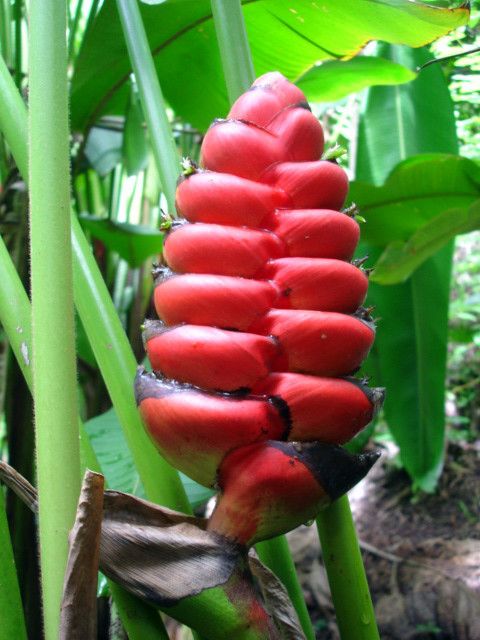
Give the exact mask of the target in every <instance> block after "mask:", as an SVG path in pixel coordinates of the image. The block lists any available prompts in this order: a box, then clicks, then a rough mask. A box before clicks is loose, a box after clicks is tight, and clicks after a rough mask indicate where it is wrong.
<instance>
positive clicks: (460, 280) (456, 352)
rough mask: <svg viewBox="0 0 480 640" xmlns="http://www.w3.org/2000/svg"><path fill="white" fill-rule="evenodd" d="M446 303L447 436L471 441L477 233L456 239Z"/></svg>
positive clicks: (477, 382)
mask: <svg viewBox="0 0 480 640" xmlns="http://www.w3.org/2000/svg"><path fill="white" fill-rule="evenodd" d="M455 258H456V259H455V265H454V269H453V277H452V297H451V304H450V332H449V338H450V345H449V354H448V386H447V388H448V405H447V406H448V409H449V411H448V413H447V423H448V425H449V437H450V438H452V439H463V440H464V439H467V440H474V439H475V438H478V434H479V431H480V411H479V407H480V394H479V389H480V233H479V232H478V231H477V232H475V233H473V234H470V235H468V236H464V237H463V238H461V239H460V241H459V242H457V248H456V252H455Z"/></svg>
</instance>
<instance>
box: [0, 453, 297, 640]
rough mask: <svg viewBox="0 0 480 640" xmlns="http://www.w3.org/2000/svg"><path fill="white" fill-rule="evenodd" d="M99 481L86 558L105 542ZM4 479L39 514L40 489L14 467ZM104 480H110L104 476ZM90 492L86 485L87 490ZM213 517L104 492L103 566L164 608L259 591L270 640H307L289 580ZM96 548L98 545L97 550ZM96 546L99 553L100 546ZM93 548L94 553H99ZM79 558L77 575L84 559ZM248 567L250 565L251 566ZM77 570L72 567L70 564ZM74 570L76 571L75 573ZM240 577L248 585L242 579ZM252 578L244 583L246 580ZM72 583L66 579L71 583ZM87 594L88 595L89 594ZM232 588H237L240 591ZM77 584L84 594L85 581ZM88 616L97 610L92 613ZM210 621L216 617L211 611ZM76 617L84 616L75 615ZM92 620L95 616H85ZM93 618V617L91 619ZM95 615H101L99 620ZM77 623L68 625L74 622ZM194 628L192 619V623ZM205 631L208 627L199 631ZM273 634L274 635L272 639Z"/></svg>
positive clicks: (95, 477) (83, 506)
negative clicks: (213, 529) (221, 530)
mask: <svg viewBox="0 0 480 640" xmlns="http://www.w3.org/2000/svg"><path fill="white" fill-rule="evenodd" d="M87 477H88V478H91V479H90V480H89V482H88V483H87V485H88V491H90V492H91V493H92V494H95V497H92V499H91V500H90V499H88V498H87V499H85V498H81V500H80V504H79V514H81V516H80V517H79V518H77V523H76V526H77V524H78V528H79V530H80V528H81V525H80V520H82V521H83V522H84V519H85V516H86V514H87V512H89V510H91V513H92V516H93V514H95V515H94V517H95V520H96V523H95V524H93V523H92V526H91V527H87V530H86V531H83V532H82V534H81V538H82V543H80V540H79V539H78V535H79V534H78V533H76V534H75V535H74V540H77V542H78V546H79V548H78V550H77V549H76V547H77V544H75V543H74V541H72V548H73V547H74V546H75V549H76V553H78V556H77V555H76V554H73V555H75V558H78V560H79V559H80V557H81V555H82V554H83V553H84V552H85V550H86V548H87V546H86V545H85V546H84V544H83V543H84V542H86V540H87V538H88V537H89V536H92V538H91V539H92V540H93V539H94V540H95V542H93V545H96V544H97V543H98V538H97V537H95V536H94V532H95V531H98V520H97V518H98V514H99V512H100V507H99V500H100V497H99V495H98V493H97V491H100V488H99V485H97V482H99V478H102V476H99V474H93V473H91V475H88V476H87ZM0 478H1V479H2V480H3V481H4V482H5V484H7V485H8V486H9V487H11V488H12V489H13V491H15V492H16V493H17V495H19V497H20V498H21V499H23V500H24V502H26V503H27V504H28V506H29V507H30V508H31V509H32V510H33V511H36V510H37V496H36V491H35V489H34V488H33V487H32V486H31V485H30V484H29V483H28V481H27V480H25V479H24V478H23V477H22V476H20V474H18V473H17V472H16V471H15V470H14V469H12V467H10V466H9V465H7V464H5V463H0ZM102 479H103V478H102ZM84 489H85V486H84ZM206 522H207V521H206V520H205V519H203V518H195V517H193V516H188V515H185V514H182V513H177V512H175V511H172V510H170V509H166V508H164V507H159V506H158V505H155V504H153V503H150V502H147V501H145V500H141V499H140V498H136V497H135V496H131V495H128V494H125V493H121V492H118V491H105V492H104V494H103V520H102V529H101V535H100V544H99V566H100V569H101V570H102V571H103V572H104V573H105V574H106V575H107V576H108V577H110V578H111V579H112V580H114V581H115V582H117V583H118V584H120V585H121V586H123V587H124V588H125V589H126V590H127V591H129V592H130V593H132V594H133V595H135V596H137V597H139V598H141V599H143V600H146V601H148V602H150V603H153V604H156V605H157V606H159V607H160V608H162V607H167V611H168V607H169V606H171V605H174V604H176V603H178V602H179V601H181V600H183V599H184V598H188V597H190V596H195V595H197V594H199V593H201V592H202V591H204V590H206V589H210V588H214V587H218V586H221V585H222V586H223V587H224V590H225V593H226V594H227V595H230V596H232V597H233V600H232V602H234V601H235V593H237V595H240V594H242V593H243V596H244V597H245V596H246V595H247V597H251V596H248V594H249V593H250V594H254V592H255V591H256V592H258V593H259V596H260V594H261V597H259V599H258V604H259V605H260V606H261V607H263V608H264V609H265V610H266V611H267V612H268V615H269V616H270V623H269V625H268V626H269V627H270V629H271V630H270V631H269V632H268V633H267V636H268V638H270V640H304V639H305V636H304V634H303V632H302V629H301V626H300V624H299V622H298V618H297V615H296V613H295V610H294V608H293V606H292V604H291V602H290V599H289V597H288V594H287V592H286V590H285V588H284V587H283V585H282V583H281V582H280V581H279V580H278V578H276V577H275V575H274V574H273V573H272V572H271V571H269V570H268V569H267V568H266V567H265V566H263V565H262V563H261V562H260V561H259V560H258V559H257V558H255V557H253V556H252V555H249V556H248V558H247V556H246V555H245V548H243V547H240V546H237V545H234V544H231V543H229V542H228V541H227V540H225V539H224V538H221V537H220V536H217V535H215V534H212V533H210V532H208V531H206V530H205V527H206ZM92 548H93V547H92ZM92 548H91V549H92ZM91 549H90V554H91ZM73 555H72V571H73V566H74V565H75V564H76V559H75V558H74V557H73ZM247 562H248V568H247V565H246V563H247ZM94 566H96V560H95V559H92V558H90V563H89V566H88V567H87V572H88V573H89V576H90V578H89V579H91V574H92V572H93V567H94ZM69 567H70V562H69ZM73 573H74V572H73ZM239 580H240V582H239ZM242 580H244V582H243V586H242V583H241V581H242ZM68 582H69V578H68V577H67V578H66V583H68ZM87 584H88V581H86V582H85V585H84V587H85V590H84V592H83V594H84V595H83V596H82V597H85V598H86V597H87V595H88V589H87V587H86V585H87ZM232 585H234V586H233V587H232ZM74 587H75V588H77V589H79V588H80V583H78V584H75V580H74ZM255 598H256V596H255ZM84 606H85V607H87V608H88V607H89V606H90V605H88V604H86V605H83V604H82V603H81V602H80V600H79V599H77V600H76V601H75V607H77V608H78V612H77V613H78V615H79V616H85V611H87V610H88V609H85V608H84ZM88 611H91V609H90V610H88ZM205 614H206V615H207V616H208V612H205ZM71 615H72V618H71V620H73V616H74V615H76V614H75V613H74V612H72V614H71ZM85 617H87V616H85ZM89 617H90V616H89ZM92 617H95V616H92ZM71 620H69V622H68V624H69V625H70V624H72V623H71ZM184 622H185V623H187V624H188V621H187V620H184ZM198 631H200V633H201V632H202V629H198ZM88 633H90V634H92V633H93V632H92V631H91V630H90V628H88V630H86V631H83V635H78V636H75V635H72V634H70V635H68V636H67V635H63V636H61V640H66V638H67V637H68V640H72V639H74V638H77V637H78V638H80V637H81V638H82V639H83V640H89V639H90V638H93V637H94V636H93V635H88ZM267 636H266V637H267Z"/></svg>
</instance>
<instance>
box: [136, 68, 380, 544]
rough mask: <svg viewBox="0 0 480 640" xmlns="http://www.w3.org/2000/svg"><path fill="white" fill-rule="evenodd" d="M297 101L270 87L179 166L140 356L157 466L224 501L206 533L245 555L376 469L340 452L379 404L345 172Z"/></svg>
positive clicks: (276, 82)
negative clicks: (173, 211)
mask: <svg viewBox="0 0 480 640" xmlns="http://www.w3.org/2000/svg"><path fill="white" fill-rule="evenodd" d="M323 147H324V136H323V131H322V127H321V125H320V123H319V122H318V120H317V118H316V117H315V116H314V115H313V114H312V112H311V110H310V109H309V106H308V104H307V102H306V99H305V96H304V95H303V93H302V92H301V91H300V89H298V87H296V86H295V85H294V84H292V83H290V82H289V81H288V80H286V78H284V77H283V76H282V75H281V74H279V73H268V74H266V75H264V76H262V77H261V78H259V79H258V80H256V81H255V83H254V84H253V85H252V87H251V89H250V90H249V91H247V92H246V93H245V94H243V95H242V96H240V97H239V98H238V100H237V101H236V102H235V104H234V105H233V106H232V108H231V110H230V113H229V114H228V115H227V118H226V119H223V120H216V121H215V122H214V123H213V124H212V126H211V127H210V129H209V130H208V131H207V133H206V135H205V138H204V140H203V144H202V149H201V166H200V167H198V166H196V165H195V164H194V163H192V162H190V161H187V162H185V164H184V166H185V174H184V176H182V178H181V179H180V180H179V182H178V187H177V194H176V207H177V211H178V213H179V215H181V216H183V218H184V219H185V221H184V223H183V224H174V225H173V226H172V228H171V230H170V231H169V232H168V234H167V237H166V239H165V244H164V256H163V258H164V265H163V266H161V267H159V268H157V269H156V270H155V273H154V275H155V291H154V305H155V309H156V312H157V314H158V316H159V318H160V320H156V321H147V322H146V323H145V328H144V336H143V337H144V343H145V346H146V350H147V353H148V356H149V358H150V362H151V364H152V368H153V370H154V373H152V374H147V373H146V372H145V371H143V370H140V371H139V372H138V374H137V378H136V383H135V391H136V397H137V403H138V406H139V410H140V412H141V414H142V417H143V420H144V422H145V425H146V427H147V429H148V431H149V433H150V434H151V436H152V439H153V441H154V442H155V444H156V445H157V447H158V448H159V450H160V452H161V453H162V455H164V456H165V458H166V459H167V460H168V461H169V462H170V463H171V464H172V465H174V466H175V467H176V468H177V469H179V470H180V471H182V472H184V473H186V474H187V475H189V476H190V477H191V478H193V479H194V480H196V481H197V482H200V483H201V484H204V485H207V486H216V487H217V488H219V489H220V494H219V498H218V503H217V506H216V508H215V510H214V513H213V515H212V517H211V518H210V520H209V523H208V529H209V530H210V531H212V532H215V533H216V534H218V535H220V536H224V537H225V538H228V539H229V540H230V541H231V542H234V543H238V544H242V545H246V546H249V545H252V544H254V543H255V542H258V541H260V540H264V539H267V538H269V537H272V536H275V535H279V534H280V533H284V532H286V531H288V530H289V529H291V528H293V527H295V526H297V525H299V524H301V523H302V522H305V521H307V520H310V519H311V518H314V517H315V515H316V514H317V512H318V510H319V509H321V508H322V507H324V506H326V505H327V504H329V503H330V502H331V501H332V500H335V499H336V498H337V497H339V496H340V495H341V494H342V493H344V492H345V491H348V489H349V488H350V487H352V486H353V485H354V484H355V483H356V482H358V481H359V480H360V479H361V478H362V477H363V476H364V475H365V474H366V473H367V472H368V470H369V468H370V467H371V465H372V464H373V463H374V462H375V460H376V458H377V454H367V455H361V456H351V455H350V454H348V453H347V452H346V451H344V450H343V449H341V448H340V447H339V446H338V445H339V444H342V443H345V442H347V441H348V440H350V439H351V438H352V437H354V436H355V435H356V434H357V433H358V432H359V431H360V430H361V429H363V428H364V427H365V426H366V425H367V424H368V423H369V422H370V421H371V420H372V418H373V416H374V414H375V412H376V411H377V409H378V408H379V406H380V405H381V403H382V401H383V395H384V392H383V389H371V388H369V387H368V386H367V384H366V383H365V381H364V380H361V379H358V378H354V377H351V376H353V375H354V374H355V372H357V371H358V370H359V368H360V367H361V364H362V362H363V360H364V359H365V358H366V356H367V355H368V352H369V350H370V348H371V346H372V343H373V340H374V336H375V327H374V323H373V322H372V320H371V318H370V317H369V314H368V311H367V310H365V309H364V308H363V307H362V304H363V302H364V300H365V296H366V293H367V287H368V272H367V271H366V270H364V269H363V268H362V265H361V264H359V263H357V262H355V261H354V262H352V258H353V255H354V252H355V248H356V246H357V243H358V240H359V233H360V230H359V225H358V223H357V221H356V220H355V219H354V218H352V217H350V216H349V215H348V214H347V213H343V212H341V211H340V208H341V207H342V206H343V204H344V201H345V198H346V196H347V192H348V179H347V175H346V173H345V171H344V170H343V169H342V168H341V167H340V166H339V165H338V164H337V163H336V162H332V161H328V160H323V159H322V154H323Z"/></svg>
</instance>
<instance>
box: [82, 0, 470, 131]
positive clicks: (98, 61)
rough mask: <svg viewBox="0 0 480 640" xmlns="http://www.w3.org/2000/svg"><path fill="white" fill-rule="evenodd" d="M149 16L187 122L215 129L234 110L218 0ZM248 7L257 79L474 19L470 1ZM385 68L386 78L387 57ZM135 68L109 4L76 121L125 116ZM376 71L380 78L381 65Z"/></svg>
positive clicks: (95, 28)
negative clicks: (217, 27) (445, 5)
mask: <svg viewBox="0 0 480 640" xmlns="http://www.w3.org/2000/svg"><path fill="white" fill-rule="evenodd" d="M141 12H142V18H143V22H144V25H145V28H146V31H147V35H148V38H149V42H150V46H151V49H152V52H153V54H154V58H155V64H156V68H157V73H158V75H159V78H160V83H161V86H162V90H163V93H164V94H165V97H166V99H167V100H168V102H169V103H170V105H171V106H172V108H173V109H174V111H175V112H176V113H177V114H179V115H180V116H182V118H183V119H184V120H186V121H187V122H190V123H191V124H193V125H194V126H196V127H198V128H200V129H205V128H206V127H207V126H208V125H209V124H210V122H211V121H212V120H213V118H215V117H219V116H224V115H225V114H226V113H227V111H228V100H227V93H226V87H225V84H224V80H223V73H222V66H221V63H220V56H219V52H218V45H217V40H216V36H215V31H214V26H213V22H212V18H211V9H210V2H209V1H208V0H184V1H183V2H172V1H171V0H170V1H168V0H167V1H165V2H161V3H160V4H156V5H153V4H148V5H147V4H142V5H141ZM243 12H244V16H245V22H246V28H247V33H248V38H249V42H250V46H251V50H252V55H253V60H254V66H255V71H256V73H257V75H260V74H262V73H265V72H267V71H272V70H279V71H281V72H282V73H283V74H284V75H286V76H287V77H288V78H289V79H290V80H298V79H299V78H300V77H302V76H304V75H305V74H306V73H307V72H308V71H309V69H311V68H312V67H313V66H314V65H315V63H318V62H320V61H325V60H331V59H336V60H343V59H348V58H351V57H353V56H354V55H355V54H356V53H358V52H359V51H360V49H361V48H362V47H363V46H364V45H365V44H366V43H367V42H368V41H369V40H383V41H387V42H392V43H404V44H408V45H410V46H415V47H418V46H421V45H422V44H425V43H427V42H431V41H432V40H434V39H435V38H438V37H439V36H441V35H443V34H445V33H447V32H448V31H450V30H451V29H454V28H456V27H458V26H460V25H462V24H465V23H466V22H467V20H468V16H469V12H468V9H466V8H465V7H459V8H457V9H442V8H435V7H432V6H429V5H427V4H424V3H423V2H422V3H420V2H413V1H411V0H383V1H382V2H378V1H377V0H342V2H338V0H322V2H311V1H310V0H296V2H295V3H293V4H292V2H290V1H287V0H257V1H254V2H245V3H244V5H243ZM267 34H268V37H267ZM286 52H288V55H285V53H286ZM362 64H365V63H360V64H359V65H358V67H356V66H355V65H353V66H351V67H350V75H352V74H353V73H354V72H355V69H356V71H357V73H358V75H359V76H360V78H357V79H356V80H355V81H354V82H353V81H352V89H349V90H356V87H358V85H359V83H363V85H362V86H365V78H364V77H363V76H364V75H365V73H366V70H365V68H362ZM367 64H368V63H367ZM377 71H378V76H379V77H380V79H381V78H382V76H383V80H384V81H385V80H386V65H385V63H383V67H382V66H381V65H378V68H377ZM130 72H131V67H130V63H129V60H128V56H127V51H126V47H125V43H124V39H123V36H122V30H121V27H120V23H119V19H118V14H117V10H116V6H115V0H105V2H104V4H103V6H102V9H101V10H100V13H99V14H98V16H97V19H96V20H95V22H94V23H93V25H92V28H91V29H90V30H89V32H88V33H87V34H86V36H85V39H84V42H83V46H82V49H81V52H80V54H79V57H78V60H77V64H76V69H75V74H74V77H73V83H72V124H73V127H74V128H75V129H85V128H88V127H89V126H91V125H92V124H93V123H94V122H95V121H96V120H98V118H99V116H100V115H102V114H104V113H114V114H123V113H124V112H125V107H126V104H127V101H128V93H127V91H128V83H127V80H128V78H129V75H130ZM327 73H328V72H327ZM369 74H370V78H371V79H372V80H373V76H374V75H376V74H374V70H373V68H370V69H369ZM345 88H347V87H345ZM317 90H318V89H317ZM307 97H308V98H310V96H309V95H308V94H307Z"/></svg>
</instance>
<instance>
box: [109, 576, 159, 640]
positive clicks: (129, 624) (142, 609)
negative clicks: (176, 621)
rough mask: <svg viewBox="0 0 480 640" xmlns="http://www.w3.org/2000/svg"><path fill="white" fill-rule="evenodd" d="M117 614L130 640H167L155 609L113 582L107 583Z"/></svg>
mask: <svg viewBox="0 0 480 640" xmlns="http://www.w3.org/2000/svg"><path fill="white" fill-rule="evenodd" d="M108 584H109V587H110V591H111V594H112V597H113V599H114V601H115V604H116V605H117V609H118V614H119V616H120V620H121V621H122V624H123V626H124V627H125V631H126V632H127V636H128V638H130V639H131V640H134V639H137V640H168V634H167V631H166V629H165V626H164V624H163V622H162V618H161V617H160V614H159V612H158V610H157V609H155V608H153V607H151V606H150V605H148V604H146V603H145V602H142V600H139V599H138V598H135V597H134V596H132V595H131V594H130V593H128V591H125V589H122V587H120V586H119V585H118V584H116V583H115V582H111V581H109V582H108Z"/></svg>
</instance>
